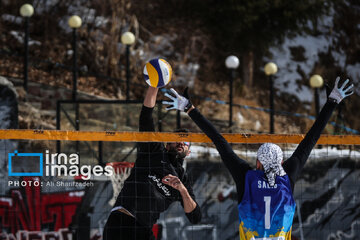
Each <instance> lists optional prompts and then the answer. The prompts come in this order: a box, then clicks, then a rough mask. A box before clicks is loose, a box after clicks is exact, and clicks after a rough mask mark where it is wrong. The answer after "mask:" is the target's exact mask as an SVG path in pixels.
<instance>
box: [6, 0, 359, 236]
mask: <svg viewBox="0 0 360 240" xmlns="http://www.w3.org/2000/svg"><path fill="white" fill-rule="evenodd" d="M25 4H28V5H25ZM359 34H360V2H359V1H356V0H302V1H296V0H275V1H265V0H237V1H236V0H223V1H217V0H167V1H165V0H157V1H139V0H107V1H99V0H93V1H85V0H33V1H20V0H11V1H10V0H1V2H0V92H1V94H0V128H2V129H15V128H20V129H58V130H86V131H137V128H138V114H139V111H140V107H141V103H142V99H143V97H144V93H145V90H146V88H147V85H146V83H145V81H144V79H143V67H144V65H145V63H146V62H147V61H149V60H150V59H153V58H158V57H161V58H164V59H166V60H167V61H168V62H169V63H170V65H171V66H172V68H173V73H174V74H173V80H172V81H171V83H170V85H169V86H167V87H166V88H167V89H168V88H170V87H174V88H175V89H176V90H178V92H182V90H183V89H184V88H185V87H186V86H189V88H190V92H191V95H192V102H193V103H194V105H196V106H197V107H198V108H199V109H200V110H201V111H202V113H203V114H204V115H205V116H206V117H207V118H209V119H210V120H211V121H212V122H213V123H214V124H215V125H216V127H217V128H218V129H219V130H220V131H221V132H232V133H277V134H283V133H284V134H304V133H306V132H307V131H308V129H309V128H310V126H311V125H312V123H313V122H314V119H315V117H316V116H317V114H318V113H319V110H320V109H321V107H322V105H323V104H324V103H325V101H326V86H329V88H330V89H332V88H333V84H334V82H335V79H336V77H337V76H341V78H342V79H346V78H349V79H350V80H351V81H353V83H354V85H355V93H354V95H353V96H351V97H350V98H349V99H346V100H345V101H344V102H342V103H341V104H340V105H339V106H338V108H337V110H336V111H335V112H334V114H333V116H332V118H331V120H330V122H329V124H328V125H327V127H326V129H325V131H324V133H325V134H340V135H350V134H359V131H360V121H359V120H358V119H359V114H360V112H359V111H358V108H359V107H358V106H359V104H360V98H359V94H360V90H359V81H360V80H359V78H360V58H359V56H360V38H359ZM165 91H166V89H162V90H161V91H160V92H159V95H158V100H162V99H164V94H163V93H164V92H165ZM155 113H156V114H155ZM155 113H154V114H155V115H156V116H154V117H155V121H156V123H157V130H159V131H172V130H173V129H174V128H176V127H186V128H189V129H190V130H191V131H192V132H198V131H199V129H198V128H197V127H196V126H195V125H194V124H193V123H192V122H191V121H189V118H188V117H187V116H186V115H185V114H183V113H179V112H176V111H174V112H166V111H165V110H164V107H163V106H161V103H160V102H159V104H158V106H157V108H156V109H155ZM1 145H2V147H1V151H2V153H1V155H2V156H1V163H0V164H1V166H3V168H2V169H1V171H0V174H1V176H4V179H5V182H3V184H2V189H1V196H4V198H2V199H3V200H4V199H7V200H6V201H5V200H4V201H2V202H3V206H5V205H6V204H5V203H8V202H9V201H10V200H9V199H12V200H11V201H15V200H14V198H13V197H9V196H10V195H11V196H13V195H12V194H15V193H14V191H15V192H16V191H20V192H21V191H25V190H18V189H17V188H16V189H15V190H14V188H11V187H9V186H8V185H7V182H6V181H7V176H6V174H7V173H6V168H7V161H6V159H7V153H9V152H12V151H13V150H15V149H19V151H21V152H26V151H32V152H35V151H43V150H44V149H50V150H52V151H53V152H61V151H62V152H67V153H71V152H79V153H81V156H82V158H83V162H82V163H83V164H85V163H86V164H93V165H94V164H102V165H104V164H107V163H111V162H118V161H127V162H133V161H134V160H135V153H136V151H134V150H135V149H136V147H135V144H134V143H113V142H112V143H102V142H76V143H75V144H74V143H73V142H66V141H61V142H60V141H57V142H55V141H10V140H1ZM197 147H198V148H199V149H197V148H196V149H197V151H194V153H196V152H198V153H196V154H198V155H196V156H198V157H197V160H196V161H195V159H193V160H194V161H193V162H190V163H189V169H190V171H192V173H193V174H194V182H196V184H197V185H196V186H197V187H198V188H197V189H198V191H199V195H201V194H204V195H203V196H202V195H201V196H202V197H203V198H204V199H205V200H204V202H202V204H203V205H202V209H203V210H204V211H205V212H206V211H207V213H208V215H207V217H206V218H205V219H206V220H205V222H204V224H203V228H199V229H200V230H199V229H198V230H193V229H192V230H191V231H193V232H196V231H198V232H199V233H198V234H200V235H197V237H202V236H205V237H213V239H234V238H235V239H237V238H238V237H236V236H237V232H236V231H238V230H237V227H238V226H237V216H236V214H235V213H236V209H235V208H236V204H235V199H236V198H235V197H233V198H231V197H228V198H226V197H225V198H221V197H220V198H219V199H218V200H213V199H214V198H215V199H217V198H218V197H219V196H220V195H218V194H220V193H221V194H222V193H223V191H225V193H226V194H227V195H226V194H225V193H224V194H225V195H226V196H231V194H230V193H231V192H232V190H231V187H230V186H231V184H232V180H231V179H230V177H229V175H228V173H227V171H226V170H225V169H224V168H220V169H222V170H221V171H220V170H219V171H220V172H219V171H217V170H216V171H215V169H219V166H221V164H220V160H219V157H218V156H217V155H216V153H213V150H214V149H212V148H211V147H212V145H209V144H200V145H199V146H197ZM257 147H258V145H256V144H254V145H251V144H249V145H246V146H238V145H236V146H234V148H235V149H237V150H238V151H239V152H238V153H239V154H242V156H244V157H245V158H248V160H249V161H251V156H252V155H251V154H252V152H253V151H254V149H257ZM283 147H284V149H285V150H289V151H291V149H293V146H292V145H291V144H286V143H284V145H283ZM332 147H333V146H320V147H319V149H318V151H319V153H316V152H315V153H314V155H313V156H312V158H311V159H313V160H314V161H313V164H312V165H311V167H308V168H307V172H308V173H309V175H308V177H309V178H306V177H304V179H303V182H304V183H303V184H305V185H301V184H300V183H299V184H298V183H297V184H298V186H299V192H296V194H295V195H298V197H299V199H301V200H300V201H301V202H300V204H302V203H303V202H305V203H304V206H305V209H306V210H308V212H307V213H306V211H305V212H301V215H299V216H302V217H303V218H302V220H301V217H300V219H299V216H298V217H296V219H295V223H296V224H298V223H301V221H305V220H307V221H308V223H309V226H310V227H309V228H308V229H307V230H306V227H305V230H304V231H303V229H302V228H300V227H299V226H298V225H296V227H295V228H294V239H296V238H295V237H297V238H298V239H357V236H358V234H360V232H359V225H360V224H358V222H359V221H360V220H359V216H360V215H359V214H358V209H359V208H358V204H359V200H358V198H357V197H359V189H358V188H354V186H356V184H358V179H359V175H358V174H359V171H358V170H359V164H358V155H357V152H356V150H357V146H354V145H351V146H350V147H348V146H345V145H342V146H337V148H336V150H334V151H335V152H334V153H332V150H331V149H332ZM203 148H205V149H206V150H203ZM212 154H215V155H216V156H213V155H212ZM289 156H290V153H289V154H288V157H289ZM319 156H320V157H319ZM213 157H214V159H216V160H213V161H210V160H209V159H211V158H213ZM316 159H317V160H316ZM319 159H320V160H319ZM339 159H340V160H341V162H339V161H340V160H339ZM204 161H205V162H207V161H210V162H212V163H211V164H210V165H209V169H208V170H206V172H205V173H202V172H201V171H200V170H199V169H202V168H203V165H202V164H204ZM344 161H345V162H344ZM323 167H324V168H323ZM324 169H326V170H324ZM334 169H336V171H335V170H334ZM344 169H345V170H344ZM316 170H318V171H320V170H324V172H325V173H319V174H314V171H315V172H316ZM328 170H329V171H328ZM344 171H345V172H346V174H345V173H344ZM348 171H349V172H348ZM339 173H342V174H343V175H342V174H339ZM204 174H205V175H204ZM329 174H330V175H329ZM352 174H354V175H352ZM333 175H334V176H336V177H337V178H339V179H337V178H335V179H337V180H336V183H335V182H332V183H331V184H332V185H331V184H330V185H331V187H329V186H330V185H329V182H328V180H329V178H331V179H332V180H333V178H334V176H333ZM311 176H312V177H313V178H311ZM349 176H351V181H350V180H349V181H350V182H348V183H347V184H348V185H346V186H353V187H352V188H349V187H346V188H344V189H347V190H346V191H345V192H346V194H345V197H344V195H341V196H340V197H339V196H337V198H336V199H335V200H333V199H332V197H334V196H335V195H337V194H343V192H342V191H340V192H339V191H338V190H339V188H338V187H339V185H341V184H342V183H344V182H346V181H344V179H345V178H347V177H349ZM208 178H209V179H210V180H209V179H208ZM205 179H208V180H207V181H209V182H212V183H213V184H214V187H213V190H211V189H210V190H209V191H208V192H204V193H201V189H204V188H205V189H207V188H206V187H204V185H203V184H205V183H204V182H206V181H205ZM341 179H343V181H341ZM347 179H348V178H347ZM314 182H317V183H318V185H316V186H315V187H314V186H311V184H309V183H314ZM330 182H331V181H330ZM219 183H221V184H219ZM210 185H211V184H210ZM210 185H206V186H210ZM305 187H309V189H308V191H309V192H308V194H309V196H308V195H306V197H304V196H305V195H302V192H303V190H304V189H303V188H305ZM209 188H210V187H209ZM96 189H102V191H105V190H104V189H106V192H107V197H104V198H105V199H102V200H101V201H102V202H101V204H104V205H101V204H100V203H98V202H95V203H94V202H91V201H90V200H88V202H86V201H84V200H83V199H82V200H81V198H79V199H78V198H77V199H74V200H71V201H73V202H72V204H74V206H75V207H74V208H73V209H72V211H73V212H71V213H72V214H70V215H69V216H67V217H64V216H63V217H64V219H65V218H66V219H67V220H66V221H63V222H62V224H60V225H61V227H59V226H60V225H56V224H55V223H54V222H52V221H51V220H47V221H45V222H46V224H45V222H43V223H41V224H40V223H39V224H40V225H39V224H38V225H36V224H35V225H36V226H35V227H31V226H33V225H32V224H34V223H33V222H31V221H30V220H29V221H28V222H27V224H28V225H26V224H25V222H26V221H25V220H21V221H20V220H17V218H16V217H14V216H13V217H12V218H10V217H9V216H10V215H5V213H9V211H8V210H6V208H3V209H5V210H0V211H2V212H1V213H3V214H4V215H2V216H0V227H1V230H0V236H1V237H3V238H1V239H8V238H6V237H8V236H9V234H10V233H11V234H17V232H18V230H29V232H30V230H33V231H35V230H36V231H39V230H42V231H44V232H51V231H55V230H56V231H58V230H59V229H62V228H64V229H70V230H66V231H69V232H70V233H71V234H69V236H72V237H74V238H76V237H77V238H78V239H90V238H92V239H99V238H100V237H101V234H100V233H101V226H102V225H101V224H103V223H102V222H103V221H104V219H106V214H107V213H108V212H106V211H108V210H109V209H110V206H108V205H106V204H107V201H108V200H109V198H111V197H112V191H113V190H112V188H111V183H110V181H107V182H105V181H103V182H99V183H98V184H97V186H96V188H93V189H92V190H91V191H93V192H94V193H93V194H95V193H96V194H98V195H99V194H100V193H99V192H98V191H97V190H96ZM319 189H328V190H329V191H327V192H325V193H324V195H321V196H320V197H319V196H315V195H312V194H311V192H312V191H314V192H319ZM349 189H350V190H349ZM75 190H76V191H80V192H81V191H82V193H81V194H84V195H81V194H80V195H81V196H87V192H89V190H88V189H86V188H81V189H80V190H79V189H75ZM75 190H74V189H71V188H70V189H69V188H65V189H62V190H61V191H60V192H65V193H66V191H70V192H71V191H75ZM34 191H35V190H34ZM99 191H100V190H99ZM324 191H325V190H324ZM42 192H43V193H51V192H52V190H51V189H43V190H42ZM57 192H59V190H57ZM66 194H67V193H66ZM103 194H104V193H103ZM354 194H355V195H354ZM100 195H101V194H100ZM354 196H355V199H353V197H354ZM318 197H319V198H318ZM322 197H325V200H324V199H323V198H322ZM39 198H40V197H39ZM91 198H92V199H94V195H91V196H88V197H87V198H85V197H84V199H91ZM200 198H201V197H200ZM304 198H305V199H304ZM211 199H212V200H211ZM309 199H310V200H309ZM319 199H321V200H319ZM339 199H340V200H339ZM344 199H348V203H349V202H351V207H353V208H352V209H353V210H354V212H352V215H351V216H349V220H348V221H343V222H342V225H343V227H335V226H339V224H340V223H339V219H338V218H336V217H333V216H334V215H336V214H337V213H338V212H343V210H344V209H342V207H345V206H344V201H343V200H344ZM225 200H227V201H229V202H226V201H225ZM308 200H309V201H310V202H306V201H308ZM69 201H70V200H69ZM71 201H70V202H71ZM89 201H90V202H89ZM221 201H225V202H226V205H221V204H222V202H221ZM311 201H314V202H315V203H316V204H315V205H314V202H311ZM334 201H335V205H334V206H333V207H330V209H331V210H329V204H328V203H334ZM0 202H1V201H0ZM215 202H216V204H215ZM80 203H81V204H83V205H81V207H78V206H79V204H80ZM336 203H337V204H336ZM212 204H215V205H212ZM0 205H1V204H0ZM60 205H62V206H63V203H61V204H60ZM105 205H106V207H103V206H105ZM314 206H318V207H319V209H323V210H324V209H326V211H327V212H326V211H325V212H326V213H325V214H324V215H322V216H320V217H319V219H320V220H319V219H317V220H316V221H315V222H316V224H317V225H316V224H315V225H314V224H313V223H311V219H316V218H315V217H313V218H311V216H312V215H311V214H315V213H316V212H315V210H316V209H317V208H314ZM232 207H233V208H234V209H235V210H234V209H232V210H230V212H233V213H234V214H233V215H234V216H231V215H230V216H229V214H228V212H229V209H230V208H232ZM348 207H349V206H348ZM29 208H30V207H29V206H28V207H25V209H29ZM102 208H103V209H106V211H104V213H102V214H100V215H99V216H98V215H96V214H95V213H96V211H97V210H94V209H102ZM76 209H77V210H76ZM89 209H91V210H89ZM209 209H210V210H209ZM221 209H223V210H221ZM16 211H20V210H19V209H17V210H16ZM16 211H15V210H14V212H16ZM24 211H25V212H26V211H28V210H24ZM86 211H88V212H89V211H93V213H94V214H95V215H96V217H93V216H89V215H87V214H84V212H86ZM174 211H175V210H174ZM174 211H170V210H169V212H168V214H170V215H171V214H173V212H174ZM176 211H178V209H177V210H176ZM176 211H175V212H176ZM222 211H223V212H222ZM299 211H300V210H299ZM25 215H26V214H25ZM73 216H75V217H73ZM171 216H172V215H171ZM174 216H177V214H174ZM217 216H223V217H217ZM162 217H163V218H162V220H161V221H163V222H162V226H163V227H165V228H166V229H168V230H167V231H169V232H168V233H167V235H166V234H165V235H164V234H163V239H172V238H171V236H174V237H178V236H183V237H181V238H180V239H186V238H189V239H192V238H190V237H186V236H187V235H186V234H188V231H190V230H189V229H190V227H189V228H187V227H188V225H187V223H184V221H185V219H182V218H181V219H182V220H181V219H178V218H176V217H174V219H173V220H172V221H170V222H166V218H165V217H164V216H162ZM25 218H26V217H24V219H25ZM168 218H169V217H168ZM11 219H12V220H11ZM30 219H31V218H30ZM72 219H75V220H72ZM79 219H81V220H79ZM84 219H85V220H84ZM309 219H310V220H309ZM86 221H91V224H87V225H88V226H89V227H85V226H84V229H85V230H84V233H79V229H82V227H81V225H79V222H82V223H85V222H86ZM20 222H21V223H20ZM71 222H72V227H71V224H70V223H71ZM24 224H25V225H26V226H25V225H24ZM206 224H215V225H216V226H217V228H215V229H217V231H215V232H214V230H213V229H214V227H212V225H206ZM84 225H86V224H84ZM340 225H341V224H340ZM14 226H16V227H14ZM69 226H70V227H69ZM221 226H222V227H221ZM224 226H226V227H224ZM314 226H315V227H314ZM71 229H73V230H71ZM74 229H75V230H74ZM90 229H92V230H91V231H90ZM99 229H100V230H99ZM169 229H174V230H173V231H172V232H171V231H170V230H169ZM179 229H181V230H179ZM300 229H301V231H300ZM353 229H355V230H357V232H356V231H355V232H354V231H353ZM64 231H65V230H64ZM337 231H340V232H341V233H339V234H338V233H336V232H337ZM74 232H76V233H74ZM80 232H81V231H80ZM90 232H91V234H90ZM300 232H301V234H300ZM164 233H166V231H164ZM174 233H176V234H174ZM335 233H336V234H335ZM342 233H344V234H342ZM345 233H346V234H345ZM72 234H73V235H72ZM82 234H83V235H82ZM84 234H85V235H84ZM201 234H202V235H201ZM332 234H333V235H332ZM65 235H66V234H65V233H64V236H65ZM190 235H191V234H190ZM190 235H189V236H190ZM66 236H67V235H66ZM79 236H80V237H79ZM184 236H185V237H184ZM194 236H195V235H194ZM304 236H305V238H304ZM33 239H37V238H36V236H35V235H34V238H33ZM64 239H65V238H64ZM159 239H160V238H159ZM194 239H195V238H194ZM197 239H198V238H197Z"/></svg>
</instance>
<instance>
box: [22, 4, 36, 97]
mask: <svg viewBox="0 0 360 240" xmlns="http://www.w3.org/2000/svg"><path fill="white" fill-rule="evenodd" d="M33 14H34V8H33V6H31V5H30V4H28V3H26V4H24V5H22V6H21V8H20V15H21V16H22V17H24V19H25V39H24V52H25V53H24V84H23V86H24V89H25V91H26V92H27V90H28V64H29V18H30V17H31V16H32V15H33Z"/></svg>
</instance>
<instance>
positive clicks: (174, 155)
mask: <svg viewBox="0 0 360 240" xmlns="http://www.w3.org/2000/svg"><path fill="white" fill-rule="evenodd" d="M157 93H158V89H157V88H153V87H149V88H148V90H147V92H146V95H145V99H144V104H143V107H142V110H141V113H140V119H139V131H150V132H153V131H155V127H154V121H153V118H152V112H153V108H154V106H155V104H156V97H157ZM189 154H190V144H189V143H188V142H176V143H167V144H166V146H164V145H163V144H162V143H159V142H148V143H139V144H138V153H137V159H136V162H135V165H134V167H133V169H132V170H131V174H130V176H129V177H128V178H127V179H126V181H125V183H124V187H123V188H122V190H121V192H120V193H119V196H118V197H117V200H116V203H115V205H114V207H113V209H112V211H111V213H110V216H109V218H108V220H107V223H106V225H105V227H104V232H103V239H104V240H115V239H116V240H118V239H121V240H123V239H126V240H128V239H130V240H132V239H137V240H142V239H146V240H147V239H154V237H153V233H152V226H153V224H154V223H156V221H157V220H158V218H159V216H160V213H161V212H164V211H165V210H166V209H168V207H169V206H170V205H171V204H172V203H174V202H180V203H181V205H182V206H183V208H184V212H185V215H186V216H187V218H188V219H189V221H190V222H191V223H193V224H196V223H198V222H200V220H201V211H200V208H199V206H198V204H197V203H196V201H195V196H194V193H193V189H192V186H191V183H190V180H189V177H188V175H187V173H186V171H185V169H184V168H183V167H182V165H183V162H184V159H185V157H186V156H188V155H189Z"/></svg>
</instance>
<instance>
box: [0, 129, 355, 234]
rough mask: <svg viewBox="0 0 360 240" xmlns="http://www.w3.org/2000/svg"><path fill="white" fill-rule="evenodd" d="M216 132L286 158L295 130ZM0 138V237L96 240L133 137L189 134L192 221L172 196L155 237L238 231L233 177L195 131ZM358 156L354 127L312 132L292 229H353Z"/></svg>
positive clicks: (25, 133) (127, 165)
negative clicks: (197, 219) (315, 137)
mask: <svg viewBox="0 0 360 240" xmlns="http://www.w3.org/2000/svg"><path fill="white" fill-rule="evenodd" d="M223 136H224V137H225V139H226V140H227V141H228V142H229V143H231V144H232V147H233V149H234V151H235V153H236V154H237V155H238V156H239V157H241V158H243V159H245V160H246V161H248V162H249V164H250V165H251V166H253V167H255V162H256V153H257V149H258V147H259V146H260V145H261V144H262V143H265V142H272V143H276V144H278V145H279V146H280V147H281V148H282V149H283V152H284V159H285V160H286V159H287V158H289V157H290V156H291V154H292V153H293V152H294V150H295V148H296V146H297V144H298V143H299V142H300V141H301V140H302V139H303V138H304V136H305V135H301V134H289V135H285V134H271V135H270V134H238V133H233V134H229V133H224V134H223ZM0 141H1V145H0V146H1V147H0V158H1V161H2V162H1V164H2V168H1V169H0V174H1V176H2V177H3V178H2V180H1V193H0V195H1V196H0V213H1V214H0V224H1V226H2V229H3V230H2V232H1V233H0V239H12V237H17V238H18V239H23V238H26V239H42V238H44V239H73V237H74V235H76V236H77V237H78V238H80V239H101V234H102V229H103V227H104V224H105V222H106V220H107V217H108V215H109V213H110V211H111V209H112V206H113V204H114V201H115V198H116V196H117V194H118V193H119V191H120V190H121V187H122V184H123V182H124V181H125V179H126V177H128V176H129V174H130V171H131V168H132V167H133V164H134V162H135V161H136V156H137V154H138V152H137V151H138V149H137V143H139V142H162V143H164V144H165V143H167V142H191V143H192V144H191V148H190V150H191V153H190V155H189V157H187V158H186V159H187V161H186V166H185V165H184V167H185V168H186V169H187V172H188V174H189V176H191V178H192V182H193V189H194V194H195V196H196V201H197V202H198V204H199V206H200V208H201V210H202V216H203V217H202V221H201V223H200V224H198V225H192V224H191V223H190V222H189V221H188V220H187V218H186V216H185V214H184V211H183V209H182V207H181V205H180V204H178V203H174V204H172V205H171V206H170V207H169V209H168V210H167V211H166V212H164V213H162V214H161V216H160V219H159V221H158V222H157V223H156V224H155V225H154V227H153V231H154V234H155V235H156V237H157V239H202V238H208V239H234V238H235V239H237V238H238V216H237V197H236V189H235V185H234V182H233V180H232V178H231V176H230V174H229V172H228V170H227V169H226V168H225V166H224V165H223V164H222V162H221V159H220V157H219V154H218V152H217V150H216V149H215V147H214V145H213V144H212V143H211V140H210V139H209V138H208V137H206V135H204V134H202V133H173V132H124V131H123V132H119V131H60V130H0ZM359 159H360V136H358V135H322V136H321V138H320V139H319V141H318V143H317V145H316V146H315V148H314V150H313V151H312V153H311V155H310V158H309V160H308V162H307V163H306V165H305V168H304V170H303V172H302V174H301V175H300V177H299V179H298V180H297V182H296V184H295V190H294V198H295V200H296V203H297V209H296V213H295V217H294V225H293V236H294V237H296V238H298V239H309V238H310V239H342V238H344V239H347V238H348V239H354V237H355V238H356V236H359V235H360V220H359V218H358V216H359V208H358V207H357V206H358V205H359V204H360V187H359V186H360V184H359V176H360V161H359ZM59 165H61V167H59ZM110 168H112V170H110ZM54 169H55V170H54ZM45 235H46V236H45ZM60 236H61V237H60ZM352 236H354V237H353V238H351V237H352Z"/></svg>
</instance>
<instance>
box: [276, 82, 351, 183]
mask: <svg viewBox="0 0 360 240" xmlns="http://www.w3.org/2000/svg"><path fill="white" fill-rule="evenodd" d="M339 81H340V77H337V78H336V81H335V86H334V88H333V90H332V91H331V93H330V95H329V97H328V99H327V102H326V104H325V105H324V107H323V108H322V110H321V112H320V114H319V116H318V117H317V119H316V121H315V122H314V124H313V126H312V127H311V129H310V130H309V132H308V133H307V134H306V136H305V138H304V139H303V140H302V141H301V143H300V144H299V146H298V147H297V148H296V150H295V152H294V153H293V155H292V156H291V157H290V158H289V159H288V160H287V161H285V162H284V164H283V167H284V170H285V171H286V173H287V174H288V175H289V177H290V179H291V180H292V182H293V183H295V180H296V178H297V176H298V175H299V174H300V172H301V170H302V169H303V167H304V165H305V162H306V160H307V159H308V158H309V155H310V152H311V150H312V149H313V148H314V146H315V144H316V142H317V141H318V140H319V138H320V134H321V132H322V131H323V130H324V128H325V126H326V124H327V123H328V121H329V119H330V117H331V115H332V113H333V111H334V109H335V108H336V106H337V105H338V104H339V103H340V102H341V101H342V100H343V99H344V98H346V97H348V96H350V95H351V94H353V89H354V85H353V84H350V83H349V79H347V80H346V81H345V82H344V83H343V84H342V85H341V87H339Z"/></svg>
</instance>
